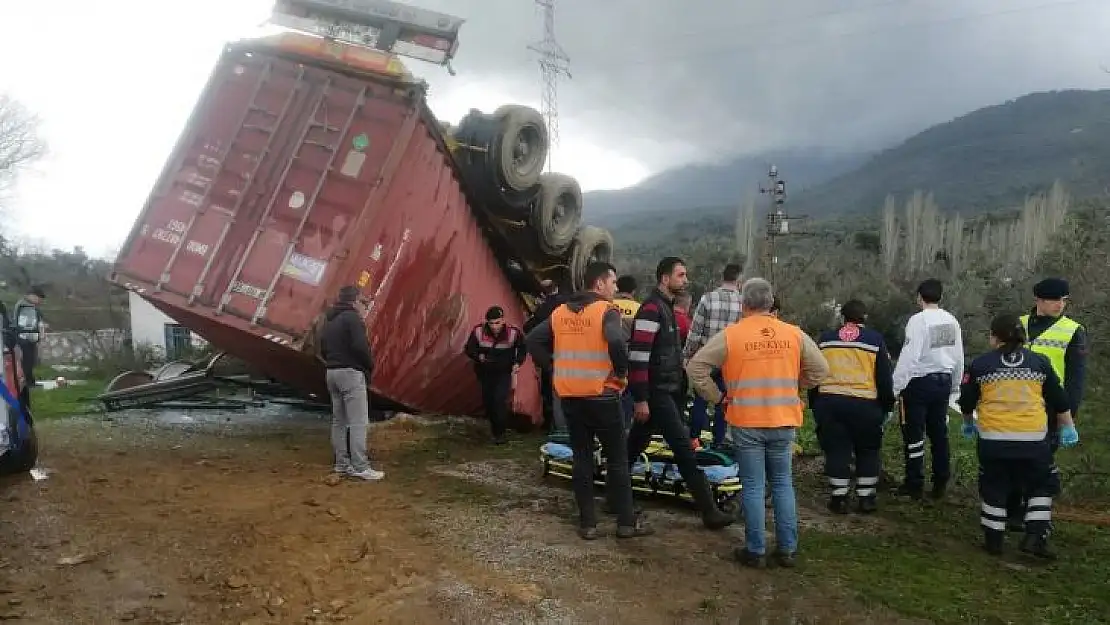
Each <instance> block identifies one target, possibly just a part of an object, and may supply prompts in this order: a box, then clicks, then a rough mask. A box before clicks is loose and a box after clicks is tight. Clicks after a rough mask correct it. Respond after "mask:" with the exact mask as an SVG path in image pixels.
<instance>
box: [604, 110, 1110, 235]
mask: <svg viewBox="0 0 1110 625" xmlns="http://www.w3.org/2000/svg"><path fill="white" fill-rule="evenodd" d="M771 163H775V164H777V165H778V166H779V171H780V172H781V173H782V176H783V177H784V178H785V179H786V180H787V181H788V182H789V191H790V209H791V211H792V212H795V213H803V214H808V215H810V216H811V217H813V218H815V219H817V220H820V221H829V220H850V221H851V222H858V220H860V219H866V220H870V219H871V218H875V217H877V216H878V214H879V212H880V211H881V210H882V207H883V205H884V202H885V200H886V198H887V196H889V195H893V196H894V197H895V198H896V199H897V201H899V202H905V201H907V200H908V199H909V198H910V196H911V195H912V194H913V193H914V192H915V191H918V190H920V191H922V192H925V193H931V194H933V197H934V198H935V200H936V202H937V203H938V204H939V205H940V206H942V207H944V208H946V209H948V210H959V211H960V212H961V213H962V214H964V215H965V216H971V215H978V214H982V213H985V212H989V211H992V210H995V209H999V208H1008V207H1013V206H1017V205H1020V204H1021V203H1022V202H1023V201H1024V200H1025V198H1026V197H1027V196H1029V195H1031V194H1034V193H1039V192H1042V191H1045V190H1047V189H1048V188H1049V187H1051V186H1052V184H1053V183H1054V182H1056V181H1060V182H1061V183H1063V184H1064V185H1065V186H1066V187H1067V189H1068V192H1069V193H1070V194H1071V195H1072V196H1073V197H1076V198H1080V199H1082V198H1094V197H1103V196H1105V195H1107V193H1110V90H1102V91H1081V90H1072V91H1054V92H1046V93H1034V94H1030V95H1027V96H1024V97H1021V98H1018V99H1016V100H1011V101H1009V102H1005V103H1003V104H998V105H996V106H989V107H986V108H982V109H979V110H977V111H974V112H971V113H968V114H967V115H964V116H962V117H959V118H957V119H954V120H952V121H950V122H946V123H943V124H938V125H936V126H933V127H931V128H929V129H927V130H925V131H923V132H921V133H919V134H917V135H915V136H913V137H910V138H909V139H907V140H906V141H904V142H903V143H901V144H900V145H897V146H894V147H891V148H889V149H886V150H883V151H882V152H879V153H877V154H874V155H862V154H836V153H833V152H821V151H812V152H805V151H786V152H779V153H768V154H760V155H756V156H751V157H739V158H733V159H729V160H727V161H725V162H722V163H719V164H716V165H694V166H688V167H683V168H677V169H672V170H668V171H664V172H661V173H659V174H657V175H655V176H653V177H652V178H649V179H648V180H645V181H644V182H643V183H641V184H639V185H636V186H633V187H630V188H628V189H622V190H619V191H598V192H592V193H588V194H586V197H585V211H586V213H587V214H588V215H590V216H591V218H593V219H594V220H595V221H597V222H598V223H600V224H601V225H604V226H606V227H609V228H612V229H614V230H615V231H616V233H617V235H618V243H620V244H623V243H624V241H625V240H626V233H625V230H627V229H629V228H631V229H632V230H633V231H634V232H632V233H631V236H630V238H631V239H632V240H633V241H645V240H648V239H650V238H652V237H651V236H650V233H645V232H643V230H645V229H648V230H651V229H653V228H654V229H656V230H657V231H665V232H669V231H670V230H671V229H672V228H674V227H676V226H679V225H680V224H681V223H682V222H684V221H686V222H700V221H704V220H711V221H713V222H714V223H715V224H720V223H724V222H726V221H731V217H732V215H733V214H734V213H735V210H736V207H737V206H739V205H740V204H742V203H743V202H744V201H745V200H746V199H747V198H750V197H752V196H753V195H755V194H756V193H757V191H758V185H759V183H760V182H761V181H763V180H764V179H765V176H766V171H767V165H769V164H771ZM645 234H647V236H645Z"/></svg>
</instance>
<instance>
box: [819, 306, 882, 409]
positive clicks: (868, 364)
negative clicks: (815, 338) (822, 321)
mask: <svg viewBox="0 0 1110 625" xmlns="http://www.w3.org/2000/svg"><path fill="white" fill-rule="evenodd" d="M817 346H818V347H820V348H821V353H822V354H824V356H825V360H828V361H829V375H828V377H826V378H825V381H824V382H823V383H822V384H821V385H820V386H818V387H817V392H819V393H824V394H827V395H843V396H845V397H856V398H859V399H878V397H879V388H878V385H877V384H876V381H875V361H876V360H877V359H878V356H879V350H880V349H882V335H881V334H879V333H878V332H876V331H874V330H871V329H869V328H864V327H862V326H859V325H857V324H854V323H848V324H844V326H843V327H841V328H840V329H839V330H836V331H832V332H828V333H825V334H824V335H822V336H821V342H819V343H818V344H817Z"/></svg>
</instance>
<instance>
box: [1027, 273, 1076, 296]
mask: <svg viewBox="0 0 1110 625" xmlns="http://www.w3.org/2000/svg"><path fill="white" fill-rule="evenodd" d="M1068 295H1069V293H1068V281H1067V280H1064V279H1063V278H1045V279H1044V280H1041V281H1040V282H1038V283H1036V284H1034V285H1033V297H1035V298H1037V299H1063V298H1065V297H1067V296H1068Z"/></svg>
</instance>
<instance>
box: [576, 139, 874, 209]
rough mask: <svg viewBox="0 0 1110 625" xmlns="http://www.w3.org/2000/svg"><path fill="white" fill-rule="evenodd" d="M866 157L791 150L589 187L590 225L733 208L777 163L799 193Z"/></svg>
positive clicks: (790, 186)
mask: <svg viewBox="0 0 1110 625" xmlns="http://www.w3.org/2000/svg"><path fill="white" fill-rule="evenodd" d="M866 158H867V155H863V154H842V153H835V152H831V151H827V150H804V151H803V150H791V151H783V152H777V153H768V154H760V155H757V156H744V157H735V158H731V159H729V160H727V161H724V162H721V163H713V164H696V165H686V166H683V167H678V168H675V169H669V170H666V171H663V172H660V173H658V174H656V175H654V176H652V177H650V178H648V179H647V180H644V181H643V182H641V183H639V184H637V185H635V186H632V187H629V188H627V189H620V190H615V191H591V192H589V193H586V194H585V197H584V198H583V210H584V216H585V218H586V220H587V221H589V222H590V223H596V224H598V225H603V226H609V225H613V224H617V223H623V222H626V221H627V220H628V219H629V218H630V217H631V216H633V215H634V214H645V213H660V212H670V211H689V210H696V209H707V208H717V209H719V210H725V209H724V208H722V207H727V210H735V208H736V206H737V205H738V204H739V203H740V202H741V201H742V200H743V199H744V198H745V197H747V196H749V195H750V194H752V193H753V192H756V191H758V189H759V184H760V183H761V182H763V183H765V181H766V179H767V168H768V166H769V165H771V164H776V165H778V167H779V170H780V171H782V172H783V177H784V179H786V180H787V184H788V190H789V191H791V192H795V191H797V190H800V189H802V188H805V187H807V186H812V185H816V184H820V183H822V182H825V181H827V180H830V179H832V178H833V177H835V176H838V175H840V174H843V173H846V172H848V171H851V170H852V169H853V168H855V167H857V166H859V165H860V164H861V163H863V162H864V161H865V160H866Z"/></svg>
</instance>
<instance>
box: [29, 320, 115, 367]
mask: <svg viewBox="0 0 1110 625" xmlns="http://www.w3.org/2000/svg"><path fill="white" fill-rule="evenodd" d="M123 339H124V332H123V330H117V329H107V330H96V331H95V332H92V331H71V332H47V333H46V335H45V336H43V338H42V340H41V341H39V362H41V363H42V364H44V365H71V364H75V363H78V362H81V361H83V360H85V359H87V358H88V357H89V355H90V354H105V353H110V352H114V351H117V350H119V349H120V347H121V346H122V345H123Z"/></svg>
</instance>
